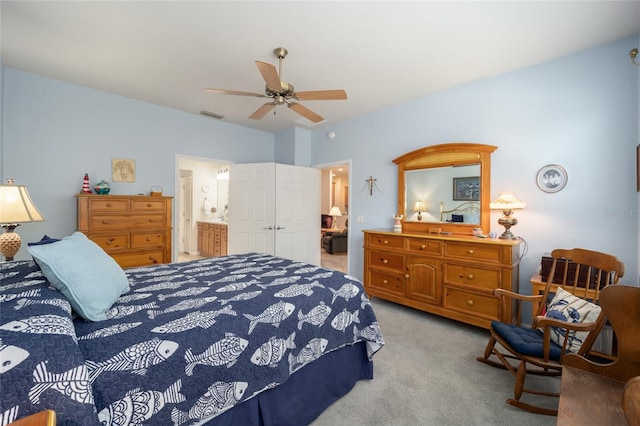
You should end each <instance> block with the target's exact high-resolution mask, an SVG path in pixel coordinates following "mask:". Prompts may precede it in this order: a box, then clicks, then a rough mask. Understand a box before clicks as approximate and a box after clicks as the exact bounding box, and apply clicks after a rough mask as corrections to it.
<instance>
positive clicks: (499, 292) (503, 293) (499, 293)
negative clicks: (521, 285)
mask: <svg viewBox="0 0 640 426" xmlns="http://www.w3.org/2000/svg"><path fill="white" fill-rule="evenodd" d="M493 295H494V296H495V297H498V298H501V297H508V298H510V299H516V300H522V301H525V302H537V301H541V300H542V295H541V294H537V295H528V294H520V293H514V292H513V291H509V290H505V289H503V288H496V289H495V290H493Z"/></svg>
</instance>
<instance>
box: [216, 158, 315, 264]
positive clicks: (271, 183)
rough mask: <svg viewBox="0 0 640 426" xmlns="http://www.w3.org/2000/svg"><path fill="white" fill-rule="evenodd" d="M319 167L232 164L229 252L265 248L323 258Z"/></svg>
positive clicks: (298, 256)
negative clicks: (319, 241) (321, 248)
mask: <svg viewBox="0 0 640 426" xmlns="http://www.w3.org/2000/svg"><path fill="white" fill-rule="evenodd" d="M319 211H320V171H319V170H317V169H312V168H308V167H299V166H290V165H286V164H276V163H256V164H234V165H232V166H231V169H230V175H229V253H230V254H236V253H247V252H261V253H269V254H274V255H277V256H282V257H287V258H289V259H294V260H299V261H303V262H308V263H313V264H319V262H320V247H319V244H318V235H320V220H319V217H318V213H317V212H319Z"/></svg>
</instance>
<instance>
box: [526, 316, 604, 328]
mask: <svg viewBox="0 0 640 426" xmlns="http://www.w3.org/2000/svg"><path fill="white" fill-rule="evenodd" d="M533 322H534V324H536V326H537V327H539V328H543V327H559V328H564V329H566V330H573V331H591V330H595V329H596V328H597V327H598V323H597V322H567V321H562V320H560V319H557V318H549V317H545V316H542V315H540V316H537V317H536V318H535V319H534V320H533Z"/></svg>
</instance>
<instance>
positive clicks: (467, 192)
mask: <svg viewBox="0 0 640 426" xmlns="http://www.w3.org/2000/svg"><path fill="white" fill-rule="evenodd" d="M479 199H480V176H471V177H459V178H453V200H454V201H478V200H479Z"/></svg>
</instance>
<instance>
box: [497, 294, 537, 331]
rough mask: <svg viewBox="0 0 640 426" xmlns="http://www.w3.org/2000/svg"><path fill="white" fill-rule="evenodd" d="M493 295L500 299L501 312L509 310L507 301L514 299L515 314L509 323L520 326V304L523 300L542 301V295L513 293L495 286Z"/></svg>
mask: <svg viewBox="0 0 640 426" xmlns="http://www.w3.org/2000/svg"><path fill="white" fill-rule="evenodd" d="M493 295H494V296H495V297H497V298H498V299H500V304H501V309H502V312H509V311H510V309H509V304H508V303H507V302H508V301H515V306H516V314H515V317H512V318H511V323H512V324H514V325H516V326H518V327H520V326H521V323H522V305H523V302H536V301H537V302H538V303H540V302H541V301H542V295H525V294H520V293H514V292H512V291H509V290H505V289H503V288H497V289H495V290H493Z"/></svg>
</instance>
